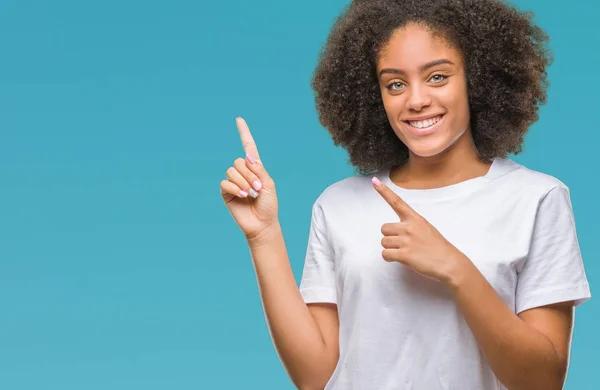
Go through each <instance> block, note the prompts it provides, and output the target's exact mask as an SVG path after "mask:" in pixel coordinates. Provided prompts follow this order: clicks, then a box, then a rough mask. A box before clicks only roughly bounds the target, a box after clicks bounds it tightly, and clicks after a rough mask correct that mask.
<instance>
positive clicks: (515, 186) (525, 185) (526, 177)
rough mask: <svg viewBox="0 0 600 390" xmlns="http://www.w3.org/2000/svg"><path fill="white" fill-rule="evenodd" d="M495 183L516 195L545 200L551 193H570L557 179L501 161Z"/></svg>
mask: <svg viewBox="0 0 600 390" xmlns="http://www.w3.org/2000/svg"><path fill="white" fill-rule="evenodd" d="M493 180H494V181H497V183H498V184H499V185H501V186H502V187H504V188H505V189H507V190H509V191H511V192H512V193H515V194H520V195H524V196H527V197H535V198H537V199H538V200H540V201H541V200H543V198H545V197H546V196H547V195H548V194H549V193H551V192H553V193H567V194H568V193H569V187H568V186H567V185H566V184H565V183H564V182H562V181H561V180H560V179H558V178H557V177H555V176H553V175H551V174H549V173H546V172H543V171H541V170H536V169H533V168H531V167H528V166H526V165H524V164H521V163H518V162H515V161H513V160H511V159H509V158H504V159H499V162H498V168H497V172H496V175H495V177H494V178H493Z"/></svg>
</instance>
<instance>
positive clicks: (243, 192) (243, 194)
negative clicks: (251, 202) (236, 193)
mask: <svg viewBox="0 0 600 390" xmlns="http://www.w3.org/2000/svg"><path fill="white" fill-rule="evenodd" d="M240 196H241V197H242V198H245V197H247V196H248V193H247V192H246V191H243V190H242V191H240Z"/></svg>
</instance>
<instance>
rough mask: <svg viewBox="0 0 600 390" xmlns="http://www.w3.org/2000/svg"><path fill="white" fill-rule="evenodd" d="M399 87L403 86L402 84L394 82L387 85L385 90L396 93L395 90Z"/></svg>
mask: <svg viewBox="0 0 600 390" xmlns="http://www.w3.org/2000/svg"><path fill="white" fill-rule="evenodd" d="M401 85H404V84H403V83H401V82H400V81H396V82H393V83H390V84H388V85H387V86H386V88H387V89H388V90H391V91H397V90H399V89H400V86H401ZM394 86H397V87H398V88H394Z"/></svg>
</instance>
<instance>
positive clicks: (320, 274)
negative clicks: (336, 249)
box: [299, 202, 337, 303]
mask: <svg viewBox="0 0 600 390" xmlns="http://www.w3.org/2000/svg"><path fill="white" fill-rule="evenodd" d="M323 226H325V221H324V216H323V209H322V207H321V205H319V204H318V203H317V202H315V204H314V205H313V208H312V217H311V222H310V231H309V235H308V244H307V248H306V257H305V259H304V269H303V271H302V279H301V281H300V287H299V289H300V294H301V295H302V297H303V299H304V302H306V303H315V302H329V303H337V299H336V286H335V262H334V255H333V250H332V248H331V245H330V241H329V237H328V236H327V234H326V231H325V230H324V229H323Z"/></svg>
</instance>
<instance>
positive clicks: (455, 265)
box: [443, 252, 477, 291]
mask: <svg viewBox="0 0 600 390" xmlns="http://www.w3.org/2000/svg"><path fill="white" fill-rule="evenodd" d="M448 263H449V267H448V271H447V272H446V275H445V278H444V280H443V282H444V283H445V284H446V286H447V287H448V288H449V289H450V290H452V291H456V290H458V289H459V288H460V287H461V286H463V285H464V284H465V283H466V281H467V280H468V279H469V276H470V275H471V274H472V272H473V271H475V270H477V268H476V267H475V265H474V264H473V263H472V262H471V259H469V258H468V257H467V256H466V255H465V254H463V253H462V252H458V254H457V256H455V257H454V259H453V260H452V261H449V262H448Z"/></svg>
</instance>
